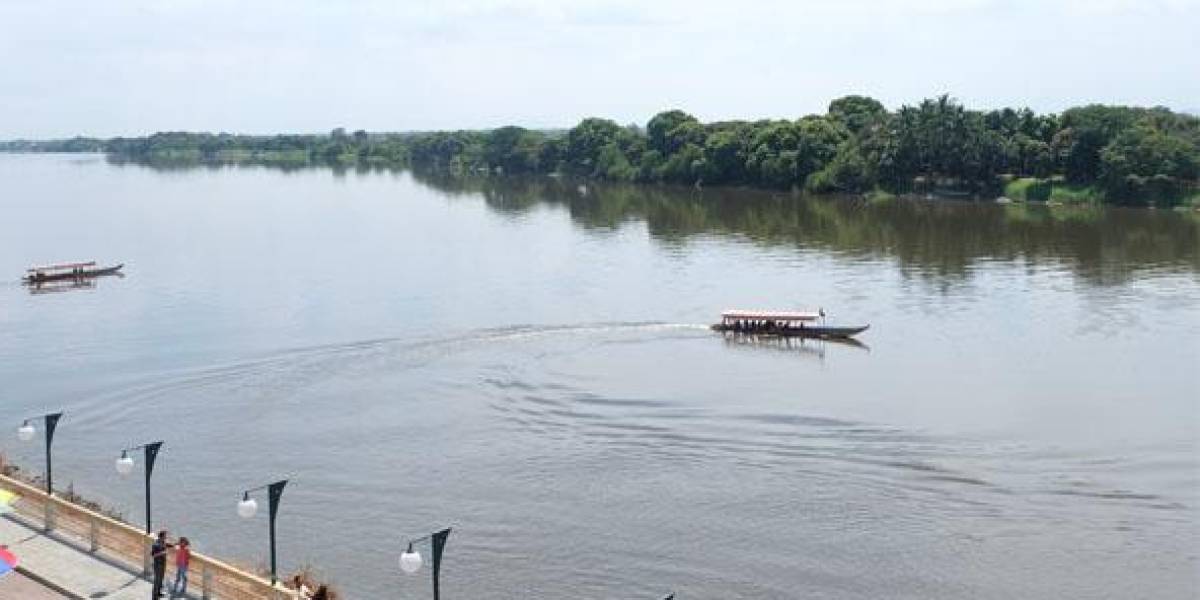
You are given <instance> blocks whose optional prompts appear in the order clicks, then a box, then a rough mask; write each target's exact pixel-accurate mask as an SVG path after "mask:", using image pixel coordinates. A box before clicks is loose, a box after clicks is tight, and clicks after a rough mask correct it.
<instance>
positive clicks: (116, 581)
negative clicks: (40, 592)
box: [0, 514, 150, 600]
mask: <svg viewBox="0 0 1200 600" xmlns="http://www.w3.org/2000/svg"><path fill="white" fill-rule="evenodd" d="M0 544H3V545H5V546H8V549H9V550H10V551H12V553H13V554H15V555H17V560H18V561H19V563H18V565H19V567H20V568H22V569H24V570H26V571H28V572H29V573H30V574H31V575H35V576H36V577H37V578H39V579H43V580H45V581H47V582H49V583H51V584H53V586H55V587H58V588H61V589H63V590H65V591H67V592H69V595H68V596H66V597H72V596H74V597H76V598H104V599H105V600H147V599H148V598H150V582H148V581H146V580H144V579H142V578H141V577H140V575H139V574H138V572H137V571H139V570H140V569H130V568H129V567H126V566H123V565H120V564H118V563H116V562H115V561H111V560H108V559H106V558H105V557H103V556H102V555H98V554H92V553H89V552H88V551H87V545H86V543H84V542H83V541H82V540H74V539H71V538H70V537H66V536H61V537H60V536H58V535H57V534H51V535H50V536H47V535H45V534H44V533H43V532H42V531H41V530H40V529H38V528H36V527H34V526H31V525H29V524H27V523H26V522H25V521H21V520H20V519H19V517H14V516H13V515H11V514H9V515H4V516H0ZM17 585H21V584H17ZM10 597H11V598H14V599H15V598H22V599H23V598H25V596H23V595H17V596H10V595H6V593H5V590H4V588H3V587H0V599H4V600H7V599H8V598H10ZM46 597H47V598H56V599H57V598H61V597H63V596H62V595H59V596H54V595H51V596H46ZM33 598H40V596H33Z"/></svg>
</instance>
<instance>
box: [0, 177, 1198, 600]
mask: <svg viewBox="0 0 1200 600" xmlns="http://www.w3.org/2000/svg"><path fill="white" fill-rule="evenodd" d="M0 215H3V216H2V217H0V223H2V225H3V233H0V273H3V274H5V277H6V278H7V279H6V280H5V282H3V283H0V399H2V406H3V407H4V411H3V413H4V414H5V415H6V416H5V417H4V418H6V419H7V421H8V423H7V424H2V423H0V424H2V425H3V427H4V428H8V429H10V430H14V431H15V428H16V426H17V425H19V422H20V419H21V418H22V417H24V416H26V415H30V414H42V413H43V412H46V411H48V410H54V409H62V410H64V411H65V413H66V416H64V418H63V420H62V422H61V424H60V426H59V430H58V433H57V437H56V440H55V479H56V482H57V483H58V484H59V485H60V486H66V485H67V484H68V483H72V484H73V485H74V488H75V489H76V491H77V492H80V493H82V494H84V495H85V496H88V497H91V498H94V499H97V500H100V501H102V502H104V503H105V504H109V505H111V506H114V507H116V508H118V509H119V510H122V511H123V512H124V513H125V514H126V516H127V517H128V518H129V519H130V520H131V521H133V522H135V523H140V522H141V521H142V519H143V516H142V509H141V502H142V500H141V485H140V483H139V478H138V477H132V478H130V479H120V478H119V477H118V476H117V475H116V473H115V471H114V469H113V460H114V459H115V458H116V457H117V455H118V454H119V451H120V449H121V448H122V447H125V446H127V445H131V444H135V443H141V442H147V441H152V440H156V439H162V440H165V442H166V445H165V446H164V450H163V453H162V455H161V456H160V458H159V464H158V466H157V468H156V472H155V476H154V485H155V521H156V525H159V526H165V527H168V528H170V529H171V530H172V532H173V533H174V534H182V535H187V536H189V537H190V538H191V539H192V540H193V544H194V546H195V547H196V548H197V549H198V550H200V551H202V552H211V553H215V554H217V555H218V556H225V557H229V558H234V559H237V560H240V561H242V562H244V563H248V564H262V563H263V562H264V561H265V560H266V556H267V525H266V520H265V515H263V514H260V515H259V517H257V518H256V519H253V520H248V521H244V520H241V519H239V518H238V516H237V515H236V513H235V510H234V508H235V504H236V502H237V500H238V499H239V498H240V493H241V491H242V490H243V489H245V488H248V487H253V486H257V485H260V484H264V483H268V482H270V481H273V480H275V479H278V478H282V477H288V478H290V479H291V483H290V484H289V486H288V487H287V489H286V492H285V494H284V497H283V499H282V503H281V508H280V516H279V536H280V537H279V549H280V559H281V563H282V567H284V568H285V570H290V569H294V568H296V567H298V566H301V565H304V564H311V565H314V566H316V567H317V569H318V570H319V571H320V572H323V573H324V574H326V575H328V576H330V577H331V578H332V579H333V580H334V581H335V582H336V583H337V584H338V585H339V587H340V588H341V589H342V590H343V591H345V592H347V593H348V594H349V597H350V598H369V599H377V598H426V597H429V596H430V586H429V580H428V570H427V569H426V570H425V571H423V572H422V575H420V576H415V577H410V576H403V575H402V574H400V573H399V571H398V569H397V567H396V559H397V557H398V555H399V553H400V551H401V550H402V549H403V548H404V545H405V540H406V539H407V538H409V537H416V536H421V535H425V534H427V533H429V532H432V531H434V530H437V529H440V528H442V527H447V526H452V527H453V528H454V532H453V533H452V534H451V536H450V540H449V544H448V546H447V549H446V557H445V563H444V565H443V569H442V591H443V595H444V597H446V598H485V597H486V598H498V599H518V598H546V599H549V598H563V597H570V598H597V599H600V598H647V599H653V598H661V597H663V596H665V595H666V594H667V593H668V592H671V591H675V592H677V594H678V596H677V597H678V598H680V599H681V600H686V599H690V598H728V599H732V598H798V597H803V598H831V599H832V598H864V599H865V598H883V597H886V598H913V599H930V598H932V599H938V598H945V599H951V598H954V599H957V598H997V599H1000V598H1005V599H1007V598H1045V599H1059V598H1134V597H1154V598H1193V597H1196V595H1197V594H1198V590H1200V583H1198V579H1197V569H1198V566H1200V548H1198V542H1197V540H1198V539H1200V368H1198V367H1200V218H1197V216H1196V215H1193V214H1185V213H1179V212H1171V211H1150V210H1129V209H1098V208H1092V209H1089V208H1074V209H1072V208H1065V207H1046V206H1024V205H1018V204H1012V205H997V204H992V203H970V202H940V201H939V202H929V201H901V200H894V201H883V202H866V201H863V200H854V199H815V198H798V197H792V196H791V195H788V194H771V193H767V192H759V191H744V190H715V189H714V190H704V191H697V190H692V189H672V188H662V187H631V186H605V185H594V184H586V185H580V184H576V183H567V182H561V181H557V180H553V179H541V180H497V179H490V180H489V179H475V180H461V179H454V178H448V177H438V176H430V175H414V174H413V173H409V172H390V171H371V170H365V171H364V170H360V171H354V170H351V171H336V170H332V169H325V168H321V169H301V170H276V169H268V168H264V167H196V168H170V169H164V168H150V167H147V166H140V165H132V164H124V165H121V164H114V163H110V162H109V161H106V160H105V159H104V157H101V156H94V155H2V154H0ZM77 259H96V260H99V261H102V262H123V263H125V265H126V266H125V273H126V276H125V277H124V278H103V279H99V280H97V281H96V282H95V285H94V287H90V288H84V289H75V290H68V291H64V292H61V293H37V294H34V293H30V291H29V290H28V289H27V288H25V287H23V286H21V285H20V284H19V283H18V282H17V279H18V277H19V275H20V274H21V273H22V272H23V270H24V269H25V268H26V267H27V266H29V265H31V264H35V263H43V262H53V261H60V260H77ZM815 307H824V308H825V310H826V311H827V312H828V313H829V319H830V322H831V323H835V322H836V323H845V324H856V323H870V325H871V328H870V330H868V331H867V332H866V333H865V334H863V335H862V336H861V340H862V342H863V345H862V346H854V345H846V344H836V343H828V342H825V343H823V342H814V341H804V342H800V341H795V342H793V343H787V344H785V343H778V342H772V341H770V340H746V339H726V338H723V337H722V336H721V335H719V334H715V333H713V332H711V331H708V330H707V329H706V324H708V323H711V322H713V321H714V320H715V319H716V318H717V315H718V313H719V312H720V311H721V310H722V309H726V308H774V309H801V308H815ZM0 452H4V453H6V454H8V455H10V456H12V457H13V458H14V459H15V460H17V461H19V462H20V463H22V464H24V465H26V466H29V467H31V468H32V469H33V470H34V471H36V472H40V471H41V469H42V462H41V460H42V459H41V448H40V446H39V445H38V444H36V443H33V444H20V443H19V442H18V441H17V438H16V435H15V433H14V434H12V435H5V436H3V437H0ZM139 469H140V466H139ZM138 472H139V473H140V470H139V471H138ZM260 501H261V502H263V503H264V505H265V499H264V498H260ZM263 512H265V511H263ZM425 554H426V556H427V557H428V549H427V548H426V551H425Z"/></svg>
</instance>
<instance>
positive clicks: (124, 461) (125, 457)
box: [116, 442, 163, 535]
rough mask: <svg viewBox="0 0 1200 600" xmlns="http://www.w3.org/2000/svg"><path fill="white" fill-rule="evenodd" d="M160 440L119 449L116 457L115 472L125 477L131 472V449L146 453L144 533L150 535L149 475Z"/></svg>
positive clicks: (160, 443)
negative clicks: (119, 451)
mask: <svg viewBox="0 0 1200 600" xmlns="http://www.w3.org/2000/svg"><path fill="white" fill-rule="evenodd" d="M162 445H163V443H162V442H151V443H149V444H142V445H141V446H134V447H132V448H126V449H124V450H122V451H121V458H118V459H117V463H116V468H117V473H118V474H120V475H121V476H122V477H125V476H127V475H129V474H130V473H132V472H133V458H131V457H130V456H129V452H130V451H131V450H143V451H145V455H146V535H150V475H152V474H153V473H154V459H156V458H158V450H159V448H162Z"/></svg>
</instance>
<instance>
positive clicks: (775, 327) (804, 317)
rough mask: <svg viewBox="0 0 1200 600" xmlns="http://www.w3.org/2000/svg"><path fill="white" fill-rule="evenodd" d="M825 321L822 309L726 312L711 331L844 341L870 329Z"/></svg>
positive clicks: (866, 326) (864, 326) (867, 326)
mask: <svg viewBox="0 0 1200 600" xmlns="http://www.w3.org/2000/svg"><path fill="white" fill-rule="evenodd" d="M817 320H821V324H816V323H814V321H817ZM824 320H825V311H824V309H818V310H817V311H815V312H781V311H760V310H727V311H725V312H723V313H721V322H720V323H717V324H715V325H713V326H712V329H713V330H714V331H726V332H734V333H750V334H756V335H777V336H783V337H810V338H827V339H843V338H851V337H853V336H856V335H858V334H860V333H862V332H864V331H866V330H867V329H868V328H869V327H870V325H854V326H831V325H825V323H824Z"/></svg>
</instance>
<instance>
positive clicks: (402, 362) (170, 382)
mask: <svg viewBox="0 0 1200 600" xmlns="http://www.w3.org/2000/svg"><path fill="white" fill-rule="evenodd" d="M707 331H708V327H707V326H706V325H701V324H692V323H669V322H663V321H612V322H590V323H579V324H548V325H547V324H515V325H504V326H498V327H488V328H480V329H475V330H468V331H460V332H456V333H453V334H450V335H429V334H425V335H417V336H387V337H379V338H370V339H363V340H354V341H349V342H339V343H332V344H318V345H311V346H299V347H294V348H287V349H281V350H276V351H272V352H268V353H265V354H262V355H259V356H255V357H249V358H245V359H241V360H237V361H233V362H229V363H224V364H216V365H209V366H204V367H198V368H185V369H176V370H171V371H166V372H160V373H155V374H152V375H149V376H147V377H145V378H143V380H142V381H138V382H135V383H133V384H129V385H123V386H120V387H118V388H116V389H112V390H109V391H105V392H102V393H99V394H97V395H95V396H92V397H91V398H90V399H89V400H86V401H83V402H82V403H81V404H82V405H81V406H78V407H74V408H75V410H77V411H78V412H79V413H80V414H78V415H77V418H81V419H96V420H98V421H112V422H116V421H119V420H121V419H122V418H124V417H125V416H126V415H127V414H128V412H129V411H135V410H140V408H139V407H141V406H144V404H145V403H146V402H147V401H150V400H153V399H155V398H158V397H162V396H165V395H168V394H173V393H182V392H197V391H202V390H204V389H205V388H214V387H218V386H221V385H228V384H234V383H238V384H243V385H251V386H255V385H257V386H278V385H286V386H287V387H293V388H294V387H302V386H303V384H305V383H311V382H314V381H317V380H319V379H321V378H323V377H328V376H331V375H333V374H334V373H336V372H339V371H343V370H347V369H355V368H370V367H371V366H376V367H378V366H381V365H380V364H379V363H381V362H382V363H388V366H391V367H398V368H415V367H419V366H421V365H423V364H428V363H429V362H431V361H433V360H437V359H438V358H443V357H446V356H450V355H453V354H455V353H456V352H465V351H474V350H478V349H479V347H480V345H481V344H501V343H509V342H521V341H524V340H530V339H536V338H544V337H554V336H558V337H567V336H582V335H597V334H606V333H612V334H639V333H645V334H656V333H657V334H668V333H670V332H679V333H706V332H707ZM665 337H668V336H665V335H648V336H646V337H644V338H642V339H641V341H646V342H649V341H654V340H659V339H664V338H665ZM371 361H374V362H373V363H372V362H371Z"/></svg>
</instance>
